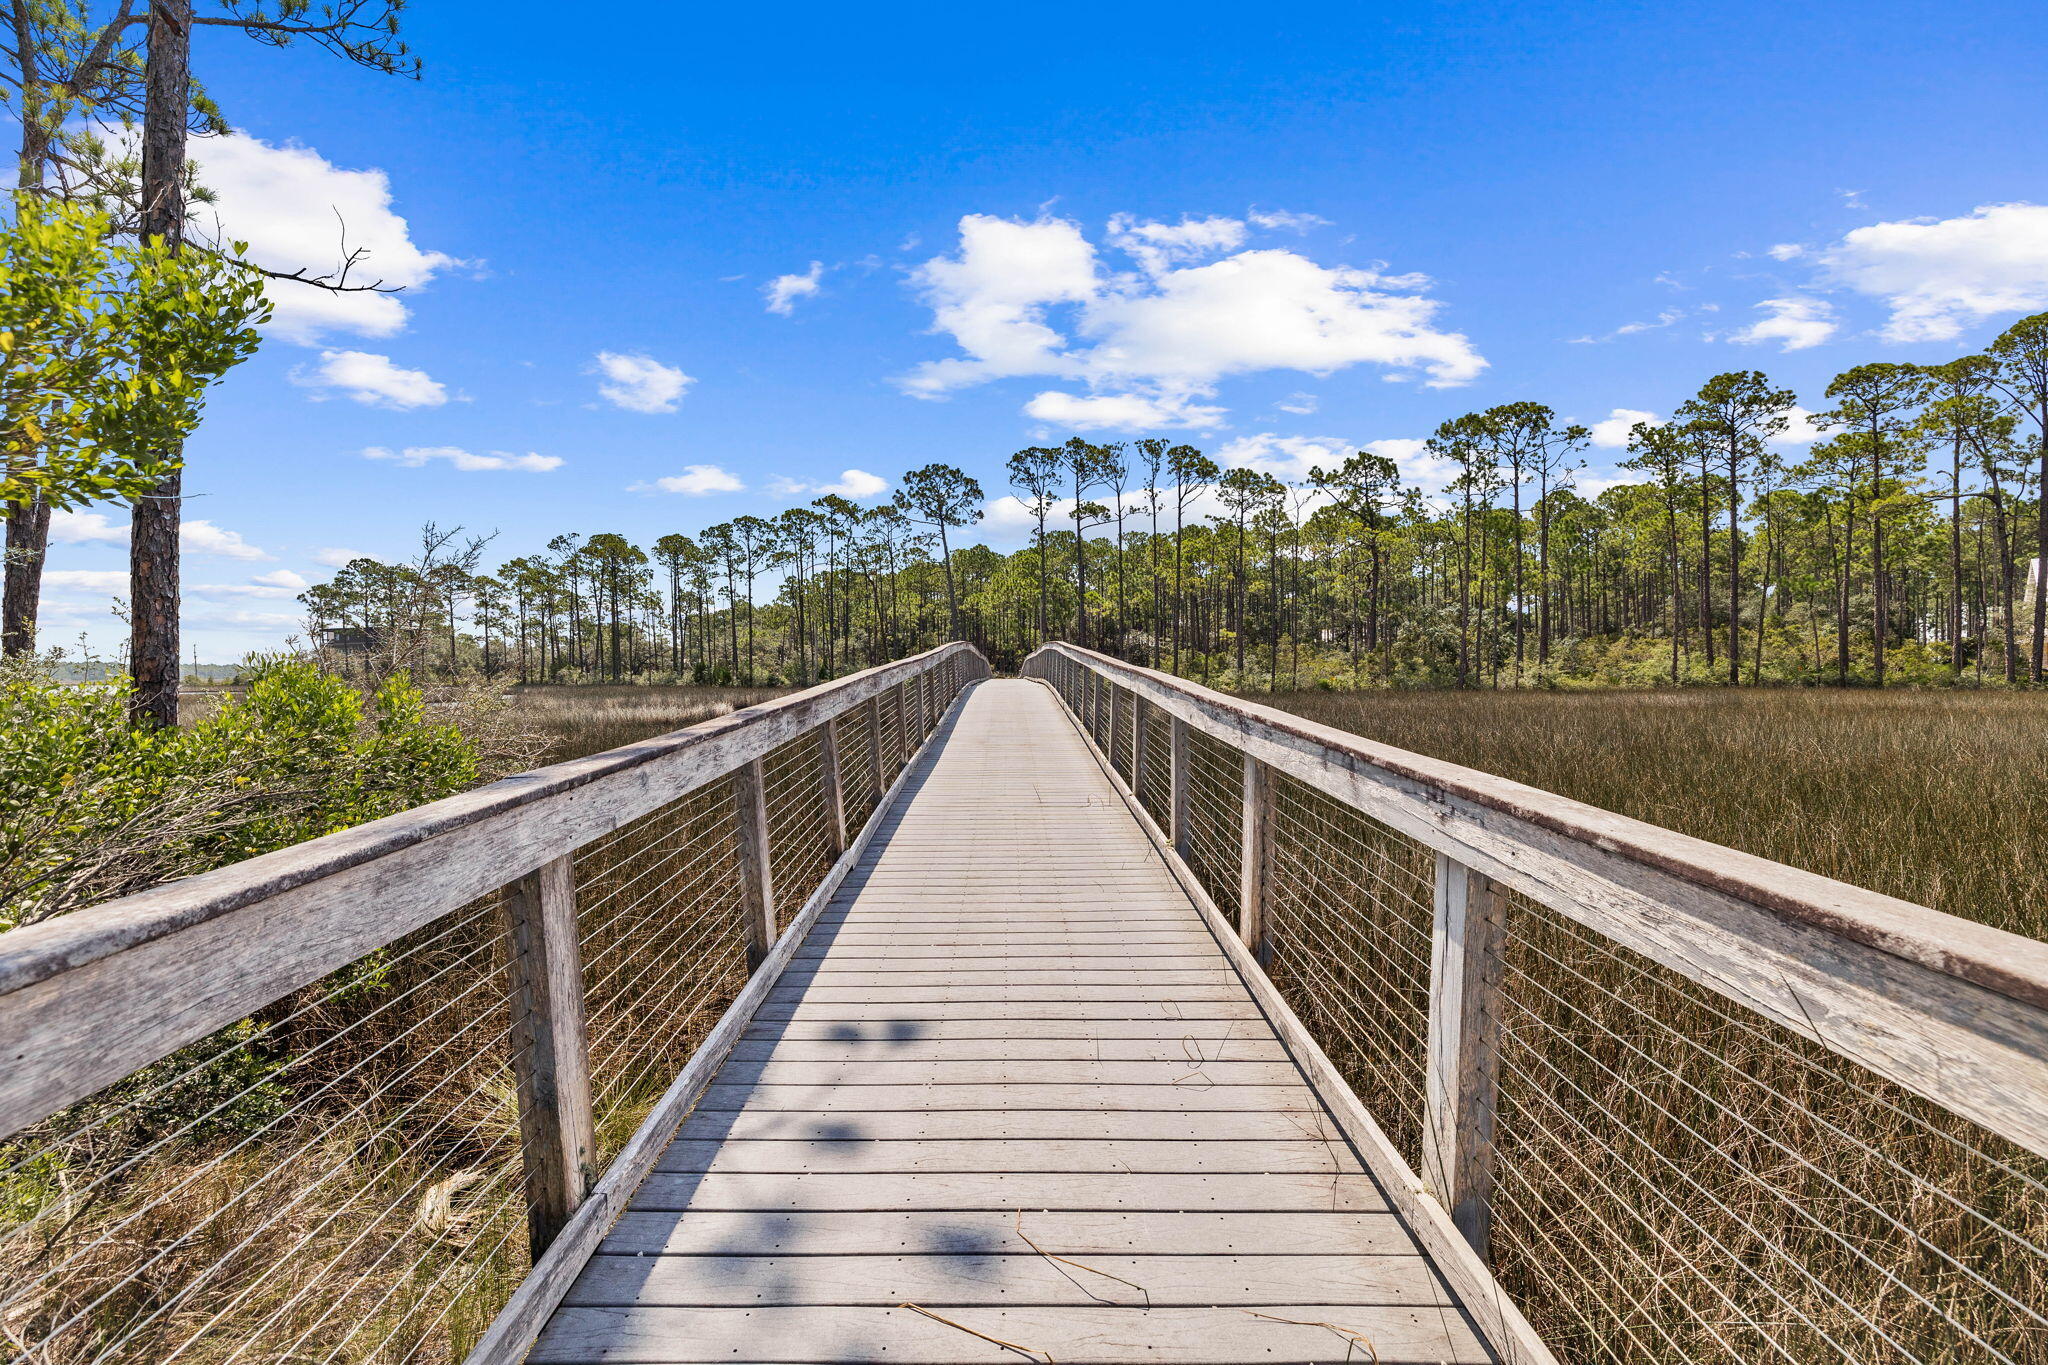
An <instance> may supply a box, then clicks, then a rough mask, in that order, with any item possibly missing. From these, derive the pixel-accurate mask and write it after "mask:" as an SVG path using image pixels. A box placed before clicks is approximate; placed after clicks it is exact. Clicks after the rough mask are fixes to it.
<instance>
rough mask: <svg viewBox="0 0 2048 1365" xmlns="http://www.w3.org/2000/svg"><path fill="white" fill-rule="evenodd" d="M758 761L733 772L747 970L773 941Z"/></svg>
mask: <svg viewBox="0 0 2048 1365" xmlns="http://www.w3.org/2000/svg"><path fill="white" fill-rule="evenodd" d="M767 786H768V784H767V782H766V781H765V780H764V774H763V770H762V763H761V760H760V759H758V758H757V759H754V760H753V761H752V762H750V763H747V764H745V765H744V766H742V767H741V768H739V769H738V770H737V771H736V772H734V773H733V801H734V803H735V804H736V805H737V807H738V811H739V854H740V892H741V896H742V899H741V906H742V908H743V913H744V914H745V916H746V922H747V970H749V971H752V970H753V969H754V968H756V967H758V966H760V965H761V963H762V961H763V960H765V959H766V958H767V956H768V949H769V948H770V947H772V946H773V945H774V943H775V874H774V871H773V870H772V867H771V864H770V862H769V858H768V792H767Z"/></svg>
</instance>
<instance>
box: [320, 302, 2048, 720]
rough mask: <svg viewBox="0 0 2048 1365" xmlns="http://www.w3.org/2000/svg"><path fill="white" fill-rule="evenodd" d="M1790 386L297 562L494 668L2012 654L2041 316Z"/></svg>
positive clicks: (605, 673)
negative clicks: (1603, 473)
mask: <svg viewBox="0 0 2048 1365" xmlns="http://www.w3.org/2000/svg"><path fill="white" fill-rule="evenodd" d="M1825 399H1826V402H1825V405H1824V406H1823V407H1822V408H1821V410H1819V411H1817V412H1815V413H1813V414H1811V415H1810V417H1808V418H1807V420H1809V421H1810V422H1811V423H1812V425H1813V426H1814V427H1815V428H1817V429H1818V431H1819V432H1820V435H1819V436H1818V437H1817V438H1816V439H1815V440H1814V441H1813V442H1812V443H1811V445H1809V446H1808V447H1806V449H1805V450H1804V452H1803V454H1802V455H1799V456H1797V457H1795V456H1793V455H1790V454H1787V453H1786V451H1787V449H1788V446H1787V444H1786V443H1785V442H1784V441H1782V440H1781V439H1780V438H1782V437H1784V436H1785V435H1786V434H1787V433H1788V429H1789V427H1790V425H1791V423H1792V422H1793V421H1794V420H1796V419H1797V418H1798V417H1799V415H1800V414H1799V410H1798V407H1797V396H1796V395H1795V394H1794V393H1793V392H1792V391H1791V390H1789V389H1786V388H1782V387H1779V386H1777V385H1775V384H1773V383H1772V382H1771V381H1770V380H1769V379H1768V378H1767V377H1766V376H1765V375H1763V374H1762V373H1759V372H1756V371H1735V372H1730V373H1726V374H1720V375H1715V376H1713V377H1712V378H1711V379H1709V380H1708V381H1707V382H1706V383H1705V384H1703V385H1702V386H1701V387H1700V389H1699V391H1698V392H1697V393H1696V394H1695V395H1694V396H1693V397H1691V398H1689V399H1687V400H1686V401H1685V402H1684V403H1682V404H1680V405H1679V406H1678V408H1677V409H1676V411H1674V413H1673V414H1672V416H1671V419H1670V420H1669V421H1668V422H1664V423H1661V424H1659V423H1647V422H1646V423H1642V424H1638V425H1637V426H1635V427H1634V429H1633V430H1632V431H1631V433H1630V437H1629V442H1628V450H1627V455H1626V458H1625V460H1624V461H1623V467H1624V468H1625V469H1627V470H1628V471H1629V472H1630V473H1631V474H1632V475H1634V476H1635V477H1634V478H1633V479H1632V481H1628V482H1622V483H1614V484H1608V485H1607V486H1604V487H1602V488H1601V489H1599V491H1597V492H1589V491H1587V490H1586V489H1584V488H1582V487H1581V480H1582V478H1583V471H1584V469H1585V464H1586V450H1587V446H1588V443H1589V436H1590V433H1589V432H1588V431H1587V429H1586V428H1584V427H1580V426H1573V425H1567V424H1564V423H1561V422H1560V421H1559V420H1558V419H1557V417H1556V415H1555V414H1554V413H1553V411H1552V410H1551V409H1550V408H1548V407H1545V406H1543V405H1542V404H1539V403H1533V402H1517V403H1507V404H1502V405H1499V406H1496V407H1492V408H1487V409H1485V410H1483V411H1480V412H1472V413H1466V414H1463V415H1461V416H1458V417H1454V418H1451V419H1450V420H1448V421H1445V422H1444V423H1442V424H1441V425H1440V426H1439V427H1438V428H1437V429H1436V431H1435V432H1434V433H1433V434H1432V436H1431V437H1430V439H1429V441H1428V442H1427V449H1428V453H1429V455H1430V456H1431V457H1433V459H1434V460H1435V461H1437V462H1439V464H1438V466H1437V467H1438V468H1440V469H1442V470H1444V471H1446V472H1448V473H1449V475H1450V477H1449V479H1448V482H1447V483H1445V484H1444V486H1442V487H1441V488H1438V489H1436V490H1434V491H1430V492H1425V490H1424V489H1422V488H1420V487H1418V486H1416V484H1415V483H1414V481H1413V480H1412V479H1409V478H1404V476H1403V473H1402V470H1401V469H1400V467H1399V466H1397V464H1396V463H1395V462H1394V461H1393V460H1391V459H1389V458H1387V457H1386V456H1384V455H1381V454H1376V453H1374V452H1372V451H1359V452H1357V453H1355V454H1353V455H1351V456H1350V457H1349V458H1347V459H1345V460H1343V461H1342V462H1341V463H1336V464H1334V465H1333V467H1329V468H1321V467H1318V468H1315V469H1313V470H1312V471H1310V473H1309V474H1308V476H1307V477H1306V478H1305V479H1303V480H1301V481H1299V482H1296V483H1286V482H1283V481H1281V480H1280V479H1278V478H1275V477H1274V476H1273V475H1271V474H1269V473H1266V472H1262V471H1260V470H1258V469H1254V468H1228V469H1226V468H1223V467H1221V466H1219V464H1218V463H1217V462H1216V461H1215V460H1214V459H1212V458H1211V457H1210V456H1208V455H1206V454H1204V453H1203V452H1202V451H1200V450H1198V449H1196V448H1195V447H1193V446H1191V445H1187V444H1177V443H1172V442H1168V441H1166V440H1161V439H1144V440H1137V441H1132V442H1130V443H1128V444H1122V443H1098V442H1091V441H1087V440H1084V439H1081V438H1079V437H1076V438H1074V439H1071V440H1068V441H1066V442H1065V443H1064V444H1062V445H1058V446H1034V447H1029V448H1027V449H1024V450H1020V451H1018V452H1016V453H1015V454H1014V455H1012V456H1010V457H1009V459H1008V461H1007V464H1006V466H1005V469H1006V473H1007V476H1008V480H1009V485H1010V489H1011V491H1013V492H1014V493H1015V495H1016V497H1017V499H1018V501H1019V503H1021V505H1022V506H1023V508H1024V510H1025V512H1026V513H1027V515H1028V517H1029V519H1030V533H1029V543H1028V544H1027V545H1026V546H1025V547H1024V548H1023V549H1021V550H1018V551H1015V552H1013V553H1007V554H1006V553H1002V552H999V551H997V550H994V549H991V548H990V547H988V546H987V545H985V544H979V543H967V544H962V543H960V542H961V541H962V539H963V538H964V537H966V536H967V535H968V533H969V528H971V527H972V526H974V524H975V523H976V522H978V521H979V520H981V518H982V516H983V508H984V506H985V503H986V498H987V494H986V492H985V490H984V489H983V488H982V486H981V484H980V483H979V482H978V481H977V480H976V479H974V478H973V477H971V476H970V475H968V474H967V473H965V472H963V471H962V470H960V469H957V468H954V467H951V466H948V465H943V464H932V465H927V466H925V467H923V468H920V469H917V470H913V471H911V472H909V473H908V474H906V475H905V476H904V477H903V479H902V480H901V484H900V488H899V491H898V493H897V494H896V495H895V497H894V499H893V500H892V501H890V502H887V503H884V504H882V505H879V506H869V507H862V506H860V505H857V504H856V503H854V502H852V501H850V500H848V499H846V498H843V497H838V496H828V497H823V498H819V499H817V500H816V501H815V502H812V503H810V504H808V505H806V506H801V507H793V508H790V509H788V510H786V511H784V512H782V513H780V514H779V515H776V516H774V517H758V516H742V517H736V518H734V519H732V520H730V521H725V522H720V523H718V524H716V525H713V526H709V527H706V528H704V529H703V530H701V531H699V532H697V533H696V534H695V535H686V534H682V533H672V534H669V535H664V536H662V537H660V538H659V539H657V540H655V541H654V542H653V543H652V544H651V545H648V546H645V547H643V546H640V545H636V544H634V543H633V542H632V541H631V540H629V539H628V538H626V537H625V536H622V535H619V534H616V533H612V532H605V533H600V534H595V535H589V536H579V535H563V536H559V537H557V538H555V539H554V540H553V541H551V542H549V544H548V546H547V547H546V549H545V551H543V552H540V553H536V554H531V555H522V556H520V557H518V558H514V559H511V560H507V561H505V562H504V563H503V564H501V565H499V566H498V567H497V568H496V569H495V570H493V571H490V572H482V571H480V564H481V559H482V555H483V550H484V548H485V545H486V544H487V542H486V541H484V540H482V539H476V538H472V539H470V540H468V541H466V542H461V541H460V540H459V533H449V532H444V531H441V530H438V529H436V528H433V527H429V528H428V533H427V535H426V538H425V541H424V543H423V548H422V552H421V554H420V556H419V557H417V558H416V559H415V560H414V561H413V562H410V563H407V564H385V563H381V562H378V561H374V560H357V561H355V562H354V563H352V564H350V565H348V566H346V567H345V568H344V569H342V570H341V571H340V572H339V573H337V574H336V575H335V577H334V578H333V580H332V581H330V582H328V583H323V584H319V585H316V586H315V587H313V588H312V589H310V590H309V591H308V592H307V593H305V594H304V596H303V598H302V601H303V602H304V603H305V605H306V607H307V609H308V612H309V618H310V624H311V625H312V627H313V628H314V630H315V632H316V634H317V637H318V638H319V639H320V640H322V641H323V642H325V644H326V645H327V646H328V647H329V648H330V649H331V650H332V651H333V652H335V653H336V654H337V656H339V658H340V660H341V662H342V664H343V666H352V665H354V664H360V665H361V666H363V667H366V668H368V667H376V666H380V665H381V666H386V667H388V666H392V665H394V664H397V663H401V662H402V663H404V664H406V665H407V666H410V667H426V668H435V669H440V670H443V671H456V672H459V671H464V670H467V669H481V670H483V671H485V672H487V673H491V674H493V675H509V676H512V677H516V678H518V679H519V680H522V681H530V682H541V681H600V680H609V681H613V682H625V681H629V680H633V679H670V680H679V681H684V680H695V681H720V682H740V683H756V684H759V683H784V684H790V685H802V684H807V683H810V682H814V681H817V680H819V679H823V678H827V677H831V676H834V675H836V674H838V673H843V672H846V671H848V670H851V669H855V668H860V667H865V666H867V665H869V664H873V663H878V662H881V661H884V660H887V659H891V658H895V657H898V656H900V655H902V654H905V653H908V652H911V651H913V650H916V649H920V648H925V647H928V646H930V645H932V644H935V643H937V642H939V641H941V640H944V639H948V638H960V639H967V640H972V641H974V642H975V643H976V644H977V645H979V646H980V647H981V648H982V649H983V650H984V651H985V652H986V653H988V654H989V655H990V657H991V658H992V659H993V660H995V661H996V662H997V663H998V664H999V665H1000V666H1008V665H1014V664H1015V663H1016V662H1017V661H1018V660H1019V659H1021V658H1022V657H1023V656H1024V655H1025V654H1027V653H1028V652H1029V651H1030V650H1031V649H1032V648H1034V647H1035V646H1036V645H1037V644H1039V643H1040V642H1041V641H1044V640H1048V639H1055V638H1058V639H1068V640H1072V641H1075V642H1076V643H1079V644H1082V645H1086V646H1089V647H1092V648H1096V649H1101V650H1104V651H1107V652H1110V653H1114V654H1118V655H1121V656H1123V657H1126V658H1130V659H1133V660H1135V661H1139V662H1144V663H1147V664H1150V665H1153V666H1155V667H1160V668H1164V669H1168V670H1170V671H1173V672H1175V673H1179V674H1183V675H1187V676H1193V677H1197V678H1200V679H1203V680H1205V681H1208V682H1212V683H1217V684H1220V685H1224V686H1230V687H1241V688H1291V687H1303V686H1367V685H1457V686H1468V687H1472V686H1522V685H1553V684H1558V683H1568V682H1571V681H1574V680H1581V681H1587V682H1605V683H1620V684H1650V683H1660V682H1661V683H1707V682H1718V683H1722V684H1735V685H1750V684H1760V683H1767V682H1826V683H1835V684H1844V685H1847V684H1856V683H1867V684H1873V685H1884V684H1886V683H1891V682H1901V681H1904V682H1913V683H1937V682H1963V681H1968V682H1983V683H2013V684H2024V683H2040V682H2042V681H2043V668H2044V659H2043V644H2044V638H2048V622H2044V613H2048V592H2044V590H2043V581H2042V580H2043V577H2044V575H2048V519H2044V518H2043V516H2042V515H2041V490H2042V486H2043V483H2044V481H2048V441H2044V439H2043V431H2044V425H2048V314H2041V315H2037V316H2034V317H2030V318H2027V319H2025V320H2023V321H2021V322H2019V323H2017V324H2015V325H2014V326H2013V327H2011V328H2010V329H2008V330H2007V331H2006V332H2005V333H2004V334H2002V335H2001V336H2000V337H1998V338H1997V340H1996V341H1995V342H1993V343H1992V345H1991V346H1990V347H1989V348H1988V349H1987V351H1986V352H1985V353H1984V354H1982V355H1973V356H1966V357H1962V358H1960V359H1957V360H1954V361H1950V362H1948V363H1946V364H1941V365H1909V364H1889V363H1876V364H1868V365H1858V366H1855V367H1853V368H1851V369H1848V370H1846V371H1844V372H1843V373H1841V374H1840V375H1838V376H1836V377H1835V379H1834V380H1833V381H1832V382H1831V383H1830V384H1829V385H1828V387H1827V390H1826V394H1825Z"/></svg>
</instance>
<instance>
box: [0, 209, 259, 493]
mask: <svg viewBox="0 0 2048 1365" xmlns="http://www.w3.org/2000/svg"><path fill="white" fill-rule="evenodd" d="M236 250H237V251H238V252H239V250H240V248H239V247H237V248H236ZM268 316H269V305H268V304H267V303H266V302H265V301H264V297H263V287H262V282H261V280H260V279H259V277H258V276H257V275H256V274H255V273H254V272H253V271H250V270H249V269H247V268H246V267H244V266H241V265H239V264H236V263H235V262H234V261H232V260H226V259H222V258H220V257H217V256H213V255H210V254H207V253H205V252H201V251H187V252H183V253H176V254H174V253H172V252H169V251H168V250H166V249H165V248H164V247H163V245H162V244H161V243H157V242H123V241H119V240H117V239H115V238H114V237H112V236H111V235H110V223H109V220H108V219H107V216H106V215H105V214H104V213H101V212H99V211H98V210H96V209H93V208H90V207H88V206H84V205H79V204H73V203H66V202H62V201H45V200H40V199H24V200H23V201H21V203H20V204H19V206H18V208H17V210H16V213H15V217H14V221H13V222H12V223H11V224H8V225H7V226H6V227H5V228H4V229H0V356H4V358H5V361H6V363H5V365H4V373H0V442H4V444H5V451H4V459H0V501H16V500H21V499H25V498H27V497H30V496H32V495H35V494H40V495H41V496H42V497H43V498H44V500H46V501H47V502H49V503H51V504H52V505H54V506H57V507H76V506H80V505H83V504H85V503H88V502H92V501H95V500H97V499H102V498H132V497H138V496H140V495H142V494H143V493H145V492H147V491H148V490H149V489H150V488H152V487H154V486H155V485H156V483H157V482H158V481H160V480H161V479H162V478H163V476H164V475H165V474H166V473H168V472H170V471H171V470H172V469H173V468H175V467H176V462H175V458H174V457H166V456H165V455H164V454H163V452H165V451H175V450H176V449H177V448H178V446H179V445H180V443H182V441H183V440H184V438H185V437H186V436H187V435H189V434H190V433H191V431H192V430H193V428H195V427H196V426H197V425H198V423H199V417H200V413H201V411H202V410H203V408H204V405H205V396H206V391H207V390H208V389H209V388H211V387H212V386H213V385H214V384H215V383H217V382H219V380H220V379H221V377H222V376H224V375H225V374H226V373H227V372H228V371H229V370H231V369H233V368H234V367H235V366H236V365H238V364H240V363H241V362H242V361H244V360H247V359H248V358H249V357H250V356H251V355H253V354H255V351H256V346H257V343H258V340H259V338H258V334H257V331H256V326H257V324H259V323H261V322H262V321H264V320H265V319H266V318H267V317H268Z"/></svg>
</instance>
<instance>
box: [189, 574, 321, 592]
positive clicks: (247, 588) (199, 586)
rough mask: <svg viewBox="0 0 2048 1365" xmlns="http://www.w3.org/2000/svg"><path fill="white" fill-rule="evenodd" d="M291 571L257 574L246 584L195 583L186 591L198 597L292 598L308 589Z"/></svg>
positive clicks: (301, 579)
mask: <svg viewBox="0 0 2048 1365" xmlns="http://www.w3.org/2000/svg"><path fill="white" fill-rule="evenodd" d="M307 586H308V585H307V583H306V580H305V579H304V578H301V577H300V576H299V575H298V574H295V573H293V572H292V571H291V570H290V569H278V570H275V571H274V572H271V573H260V574H256V575H255V576H253V577H252V578H250V579H249V581H248V582H246V583H195V584H193V585H191V586H190V587H188V588H186V590H185V591H187V592H189V593H191V594H193V595H194V596H198V597H280V598H281V597H291V596H293V595H294V594H296V593H298V592H301V591H303V590H304V589H305V588H306V587H307Z"/></svg>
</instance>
